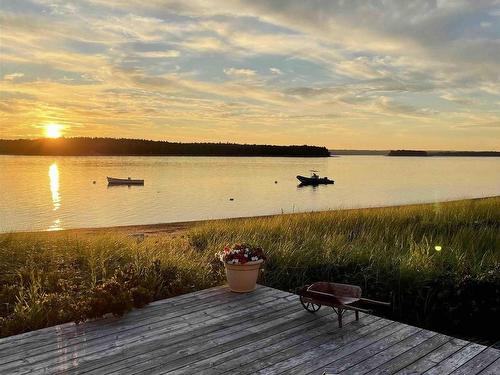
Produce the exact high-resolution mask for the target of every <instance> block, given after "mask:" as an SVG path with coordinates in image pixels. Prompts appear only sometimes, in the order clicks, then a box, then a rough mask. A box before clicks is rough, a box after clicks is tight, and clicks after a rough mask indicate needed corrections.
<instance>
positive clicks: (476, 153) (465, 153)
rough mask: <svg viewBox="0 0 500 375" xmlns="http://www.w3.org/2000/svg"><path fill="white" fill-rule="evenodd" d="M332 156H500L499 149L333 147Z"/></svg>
mask: <svg viewBox="0 0 500 375" xmlns="http://www.w3.org/2000/svg"><path fill="white" fill-rule="evenodd" d="M330 154H331V155H332V156H343V155H384V156H417V157H422V156H474V157H500V152H499V151H422V150H391V151H389V150H345V149H342V150H335V149H333V150H332V149H331V150H330Z"/></svg>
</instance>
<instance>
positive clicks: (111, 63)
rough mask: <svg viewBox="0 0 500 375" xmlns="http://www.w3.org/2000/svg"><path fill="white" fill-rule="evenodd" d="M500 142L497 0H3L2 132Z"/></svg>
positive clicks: (427, 144) (443, 144)
mask: <svg viewBox="0 0 500 375" xmlns="http://www.w3.org/2000/svg"><path fill="white" fill-rule="evenodd" d="M49 124H59V125H60V126H61V127H62V133H63V135H64V136H68V137H71V136H109V137H126V138H146V139H163V140H169V141H215V142H238V143H270V144H314V145H321V146H326V147H329V148H348V149H394V148H412V149H427V150H432V149H448V150H500V1H496V0H490V1H483V0H475V1H472V0H470V1H469V0H457V1H447V0H434V1H431V0H417V1H410V0H408V1H388V0H379V1H357V0H351V1H341V0H338V1H334V0H325V1H320V0H309V1H304V0H289V1H285V0H274V1H273V0H203V1H201V0H193V1H189V0H185V1H169V0H140V1H139V0H129V1H118V0H80V1H56V0H30V1H28V0H0V138H38V137H43V136H44V134H45V129H46V127H47V126H48V125H49Z"/></svg>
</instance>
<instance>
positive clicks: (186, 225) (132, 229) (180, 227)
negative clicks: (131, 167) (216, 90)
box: [0, 195, 500, 236]
mask: <svg viewBox="0 0 500 375" xmlns="http://www.w3.org/2000/svg"><path fill="white" fill-rule="evenodd" d="M499 197H500V195H492V196H487V197H480V198H466V199H453V200H449V201H438V202H423V203H410V204H399V205H393V206H373V207H357V208H339V209H332V210H322V211H306V212H295V213H286V214H275V215H259V216H239V217H232V218H223V219H207V220H193V221H178V222H171V223H156V224H133V225H117V226H108V227H81V228H68V229H62V230H56V231H49V230H35V231H30V230H28V231H17V232H2V233H0V236H1V235H6V234H18V235H22V234H47V235H57V234H59V235H61V234H83V235H96V234H107V233H110V234H111V233H113V234H125V235H131V236H133V235H148V236H154V235H163V234H178V233H181V232H184V231H186V230H187V229H190V228H192V227H195V226H197V225H203V224H205V223H210V222H220V221H228V220H230V221H238V220H247V219H266V218H273V217H282V216H291V215H301V214H317V213H328V212H342V211H361V210H362V211H370V210H380V209H394V208H403V207H408V208H410V207H418V206H433V205H438V204H452V203H456V202H464V201H478V200H484V199H492V198H499Z"/></svg>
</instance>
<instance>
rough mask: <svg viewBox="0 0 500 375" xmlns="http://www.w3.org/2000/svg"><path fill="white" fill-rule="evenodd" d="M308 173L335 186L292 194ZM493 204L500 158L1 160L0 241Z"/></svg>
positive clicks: (499, 189)
mask: <svg viewBox="0 0 500 375" xmlns="http://www.w3.org/2000/svg"><path fill="white" fill-rule="evenodd" d="M309 169H317V170H319V171H320V174H321V175H322V176H324V175H326V176H328V177H330V178H333V179H334V180H335V185H327V186H318V187H316V188H313V187H298V186H297V182H298V181H297V180H296V178H295V176H296V175H297V174H302V175H308V173H309V172H308V170H309ZM106 176H113V177H125V178H126V177H128V176H131V177H132V178H144V179H145V185H144V186H133V187H127V186H115V187H108V186H107V182H106ZM93 181H95V184H94V183H93ZM275 181H277V183H275ZM493 195H500V158H467V157H448V158H444V157H443V158H437V157H436V158H435V157H432V158H410V157H408V158H407V157H397V158H395V157H384V156H342V157H333V158H321V159H311V158H245V157H238V158H235V157H45V156H44V157H38V156H37V157H33V156H0V232H8V231H25V230H59V229H66V228H79V227H102V226H115V225H132V224H153V223H167V222H176V221H189V220H200V219H214V218H227V217H239V216H255V215H266V214H279V213H281V212H284V213H290V212H304V211H318V210H327V209H336V208H352V207H369V206H387V205H396V204H404V203H419V202H437V201H444V200H453V199H460V198H475V197H484V196H493ZM230 198H233V199H234V200H233V201H231V200H230Z"/></svg>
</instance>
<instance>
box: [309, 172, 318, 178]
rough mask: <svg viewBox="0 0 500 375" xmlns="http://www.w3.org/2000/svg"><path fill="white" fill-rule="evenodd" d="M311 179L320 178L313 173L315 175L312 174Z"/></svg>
mask: <svg viewBox="0 0 500 375" xmlns="http://www.w3.org/2000/svg"><path fill="white" fill-rule="evenodd" d="M311 178H316V179H318V178H319V176H318V175H317V174H316V173H314V172H313V174H312V176H311Z"/></svg>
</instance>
